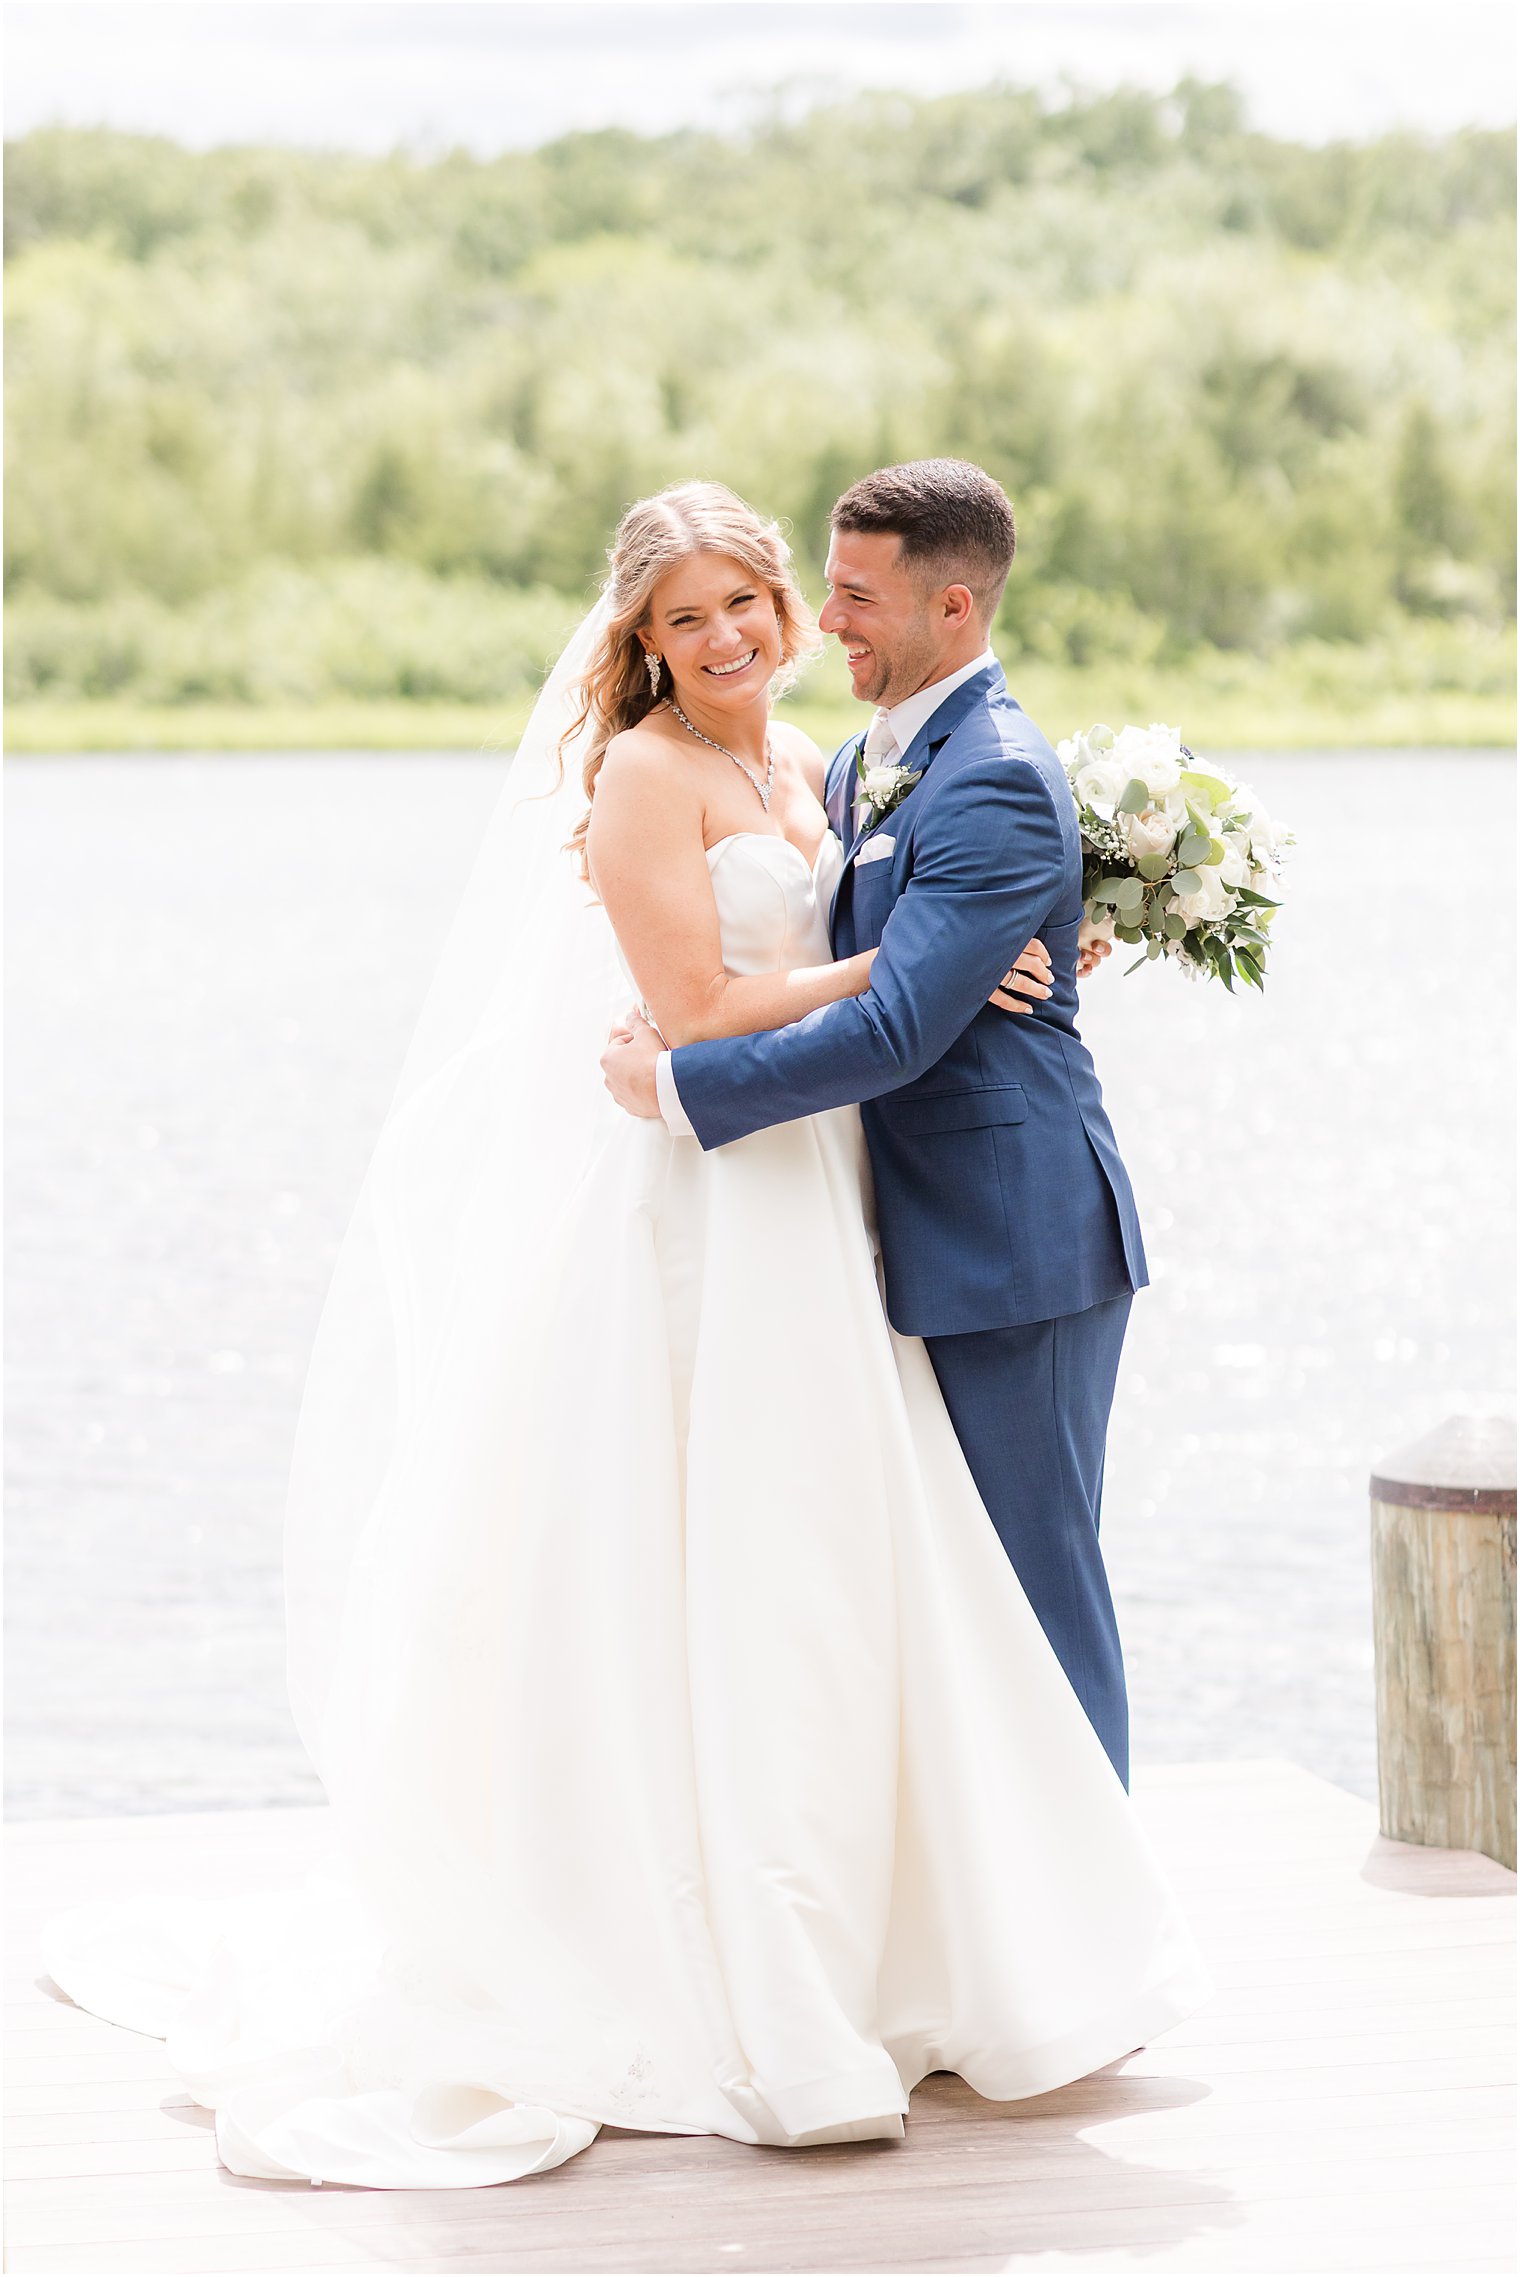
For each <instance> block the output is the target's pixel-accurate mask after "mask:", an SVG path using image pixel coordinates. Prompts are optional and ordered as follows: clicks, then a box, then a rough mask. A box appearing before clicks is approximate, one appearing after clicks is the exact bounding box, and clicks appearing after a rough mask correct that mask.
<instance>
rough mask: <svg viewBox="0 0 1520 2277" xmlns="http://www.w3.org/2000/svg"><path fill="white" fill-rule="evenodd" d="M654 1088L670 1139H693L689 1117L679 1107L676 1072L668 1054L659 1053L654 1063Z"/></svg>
mask: <svg viewBox="0 0 1520 2277" xmlns="http://www.w3.org/2000/svg"><path fill="white" fill-rule="evenodd" d="M654 1087H655V1090H656V1092H657V1094H658V1095H659V1101H660V1113H661V1114H662V1115H663V1116H664V1118H665V1128H666V1130H668V1131H669V1133H670V1135H671V1137H672V1138H695V1137H696V1135H697V1134H696V1132H695V1130H694V1129H693V1128H692V1122H691V1117H690V1116H689V1115H688V1114H687V1112H686V1109H685V1108H684V1107H683V1106H682V1105H681V1094H680V1092H679V1091H678V1090H677V1089H676V1071H675V1069H674V1068H673V1067H672V1066H671V1064H670V1054H669V1052H661V1054H660V1056H659V1058H658V1059H657V1060H656V1061H655V1063H654Z"/></svg>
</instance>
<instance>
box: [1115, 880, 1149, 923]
mask: <svg viewBox="0 0 1520 2277" xmlns="http://www.w3.org/2000/svg"><path fill="white" fill-rule="evenodd" d="M1109 898H1110V899H1111V900H1112V902H1113V904H1114V906H1115V908H1116V909H1122V910H1123V911H1124V913H1125V915H1126V916H1128V915H1129V913H1130V911H1131V910H1133V909H1138V908H1140V906H1141V904H1142V903H1143V902H1144V900H1145V888H1144V886H1143V885H1142V884H1141V882H1140V880H1139V879H1138V878H1121V879H1120V881H1119V883H1118V885H1117V886H1116V888H1115V889H1114V892H1113V893H1112V894H1111V895H1110V897H1109Z"/></svg>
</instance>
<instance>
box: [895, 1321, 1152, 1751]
mask: <svg viewBox="0 0 1520 2277" xmlns="http://www.w3.org/2000/svg"><path fill="white" fill-rule="evenodd" d="M1130 1302H1131V1300H1130V1298H1129V1297H1128V1296H1122V1297H1114V1298H1111V1299H1110V1300H1109V1302H1107V1303H1106V1304H1098V1305H1090V1306H1089V1307H1088V1309H1087V1310H1086V1311H1085V1312H1074V1313H1067V1314H1065V1315H1064V1316H1063V1317H1062V1318H1061V1319H1059V1320H1036V1321H1031V1322H1029V1323H1027V1324H1026V1325H1025V1326H1023V1327H1021V1328H992V1329H982V1330H978V1331H977V1332H975V1333H973V1334H970V1335H966V1336H931V1337H929V1338H927V1339H926V1343H927V1348H928V1353H929V1358H930V1360H931V1361H932V1362H933V1364H934V1373H935V1374H936V1376H938V1378H939V1385H940V1390H941V1391H942V1392H943V1393H944V1395H945V1405H946V1406H947V1407H948V1408H949V1410H950V1420H951V1422H952V1423H953V1424H954V1426H955V1435H956V1437H957V1438H958V1439H959V1440H960V1443H961V1447H962V1449H963V1451H964V1453H965V1457H966V1461H967V1463H968V1464H969V1465H970V1468H971V1475H972V1477H973V1478H974V1479H975V1480H976V1484H977V1490H978V1492H979V1493H980V1495H981V1497H982V1500H983V1501H984V1502H985V1503H986V1505H987V1508H988V1511H989V1513H990V1514H991V1518H992V1523H993V1525H994V1526H995V1527H996V1528H997V1531H998V1537H999V1539H1000V1540H1001V1542H1002V1544H1003V1547H1004V1549H1005V1550H1006V1551H1007V1552H1008V1557H1009V1561H1010V1563H1011V1564H1012V1566H1013V1570H1014V1572H1015V1573H1016V1574H1017V1575H1018V1577H1019V1580H1020V1582H1021V1583H1022V1585H1023V1589H1024V1594H1025V1596H1026V1597H1027V1598H1028V1599H1029V1602H1030V1604H1031V1605H1032V1607H1033V1608H1034V1611H1035V1614H1036V1616H1037V1617H1038V1620H1039V1623H1040V1626H1041V1628H1042V1629H1043V1630H1044V1631H1045V1634H1046V1636H1047V1637H1048V1638H1049V1639H1050V1642H1051V1644H1052V1646H1053V1647H1054V1649H1055V1654H1056V1657H1057V1659H1058V1660H1059V1661H1060V1663H1061V1666H1062V1667H1063V1668H1064V1669H1065V1671H1066V1673H1067V1676H1068V1677H1069V1678H1070V1679H1071V1685H1072V1689H1073V1691H1074V1692H1075V1693H1076V1695H1077V1698H1078V1699H1079V1700H1080V1701H1081V1703H1082V1705H1083V1707H1084V1708H1085V1709H1086V1710H1087V1714H1088V1718H1089V1720H1090V1722H1091V1723H1092V1726H1093V1729H1094V1730H1095V1731H1096V1732H1097V1735H1098V1737H1099V1739H1100V1740H1101V1741H1102V1742H1103V1746H1104V1748H1105V1750H1106V1751H1107V1754H1108V1758H1109V1761H1110V1762H1111V1763H1112V1764H1113V1767H1114V1769H1115V1770H1116V1771H1117V1772H1118V1774H1119V1777H1120V1778H1121V1779H1122V1780H1123V1781H1124V1783H1125V1785H1126V1786H1128V1784H1129V1704H1128V1700H1127V1698H1126V1695H1125V1689H1124V1661H1123V1657H1122V1654H1121V1652H1120V1648H1119V1627H1118V1623H1117V1621H1116V1620H1115V1618H1114V1601H1113V1598H1112V1596H1111V1595H1110V1594H1109V1587H1108V1576H1107V1574H1106V1573H1105V1572H1104V1570H1103V1558H1102V1555H1101V1553H1100V1551H1099V1548H1098V1513H1099V1507H1100V1504H1101V1501H1102V1495H1103V1449H1104V1442H1105V1439H1106V1437H1107V1434H1108V1411H1109V1408H1110V1407H1111V1406H1112V1404H1113V1396H1114V1383H1115V1379H1116V1378H1117V1376H1118V1373H1119V1351H1120V1347H1121V1346H1122V1345H1123V1342H1124V1331H1125V1327H1126V1325H1127V1324H1128V1320H1129V1308H1130Z"/></svg>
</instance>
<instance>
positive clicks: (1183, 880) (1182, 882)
mask: <svg viewBox="0 0 1520 2277" xmlns="http://www.w3.org/2000/svg"><path fill="white" fill-rule="evenodd" d="M1202 882H1203V881H1202V879H1201V878H1200V877H1199V875H1198V872H1197V871H1196V870H1191V869H1189V870H1179V871H1178V872H1177V875H1176V876H1175V877H1174V878H1173V880H1172V891H1173V893H1180V894H1189V893H1196V892H1197V891H1198V888H1199V886H1200V885H1201V884H1202Z"/></svg>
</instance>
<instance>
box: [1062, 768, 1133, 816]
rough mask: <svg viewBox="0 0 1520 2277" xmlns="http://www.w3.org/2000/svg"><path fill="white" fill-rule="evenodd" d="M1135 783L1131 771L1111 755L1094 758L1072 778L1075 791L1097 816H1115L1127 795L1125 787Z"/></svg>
mask: <svg viewBox="0 0 1520 2277" xmlns="http://www.w3.org/2000/svg"><path fill="white" fill-rule="evenodd" d="M1131 780H1132V778H1131V776H1130V772H1129V769H1128V768H1127V767H1124V766H1121V765H1120V763H1119V761H1118V760H1117V759H1116V758H1115V757H1114V756H1113V754H1112V753H1111V752H1109V753H1107V754H1105V755H1103V756H1102V757H1097V756H1095V757H1093V758H1091V759H1089V760H1088V761H1087V762H1086V764H1085V765H1083V766H1081V767H1079V768H1078V769H1077V772H1076V773H1075V774H1074V775H1073V777H1072V779H1071V786H1072V789H1073V790H1074V791H1075V792H1076V794H1077V796H1078V798H1079V799H1080V800H1081V801H1082V803H1083V805H1084V806H1090V807H1091V808H1092V810H1093V812H1094V814H1101V815H1105V816H1108V817H1110V818H1111V817H1112V815H1113V811H1114V808H1115V807H1116V806H1117V805H1118V803H1119V801H1120V799H1122V798H1123V796H1124V791H1125V786H1126V785H1127V784H1128V783H1129V782H1130V781H1131Z"/></svg>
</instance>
